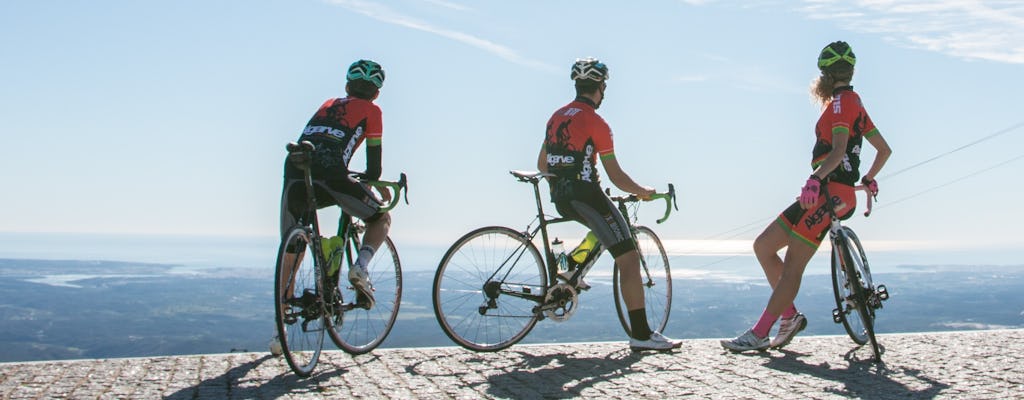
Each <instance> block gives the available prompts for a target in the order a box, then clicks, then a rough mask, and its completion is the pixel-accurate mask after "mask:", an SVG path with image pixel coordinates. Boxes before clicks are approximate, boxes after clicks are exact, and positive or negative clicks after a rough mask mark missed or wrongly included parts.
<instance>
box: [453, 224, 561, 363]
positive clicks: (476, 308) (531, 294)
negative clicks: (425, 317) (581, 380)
mask: <svg viewBox="0 0 1024 400" xmlns="http://www.w3.org/2000/svg"><path fill="white" fill-rule="evenodd" d="M542 260H543V259H542V258H541V255H540V252H539V251H538V250H537V248H536V247H535V246H534V245H533V243H531V242H530V241H529V239H528V238H527V237H526V236H525V235H523V234H522V233H520V232H516V231H514V230H512V229H509V228H505V227H499V226H491V227H485V228H480V229H477V230H474V231H472V232H470V233H468V234H466V235H465V236H463V237H461V238H459V240H457V241H456V242H455V244H453V245H452V247H451V248H449V249H448V252H446V253H445V255H444V258H442V259H441V264H440V265H438V267H437V274H436V275H435V276H434V287H433V300H434V314H435V316H437V322H438V323H439V324H441V329H442V330H444V333H445V334H447V335H448V337H449V338H451V339H452V341H454V342H455V343H458V344H459V345H460V346H462V347H465V348H467V349H470V350H473V351H498V350H501V349H504V348H507V347H509V346H511V345H513V344H515V343H516V342H519V341H520V340H522V338H523V337H525V336H526V334H527V333H529V332H530V330H531V329H533V326H534V325H536V324H537V320H538V318H539V316H540V313H539V312H535V311H534V309H535V308H536V307H537V306H538V305H540V303H541V302H542V301H543V299H544V295H545V293H546V291H547V284H548V277H547V273H546V272H545V270H544V262H543V261H542Z"/></svg>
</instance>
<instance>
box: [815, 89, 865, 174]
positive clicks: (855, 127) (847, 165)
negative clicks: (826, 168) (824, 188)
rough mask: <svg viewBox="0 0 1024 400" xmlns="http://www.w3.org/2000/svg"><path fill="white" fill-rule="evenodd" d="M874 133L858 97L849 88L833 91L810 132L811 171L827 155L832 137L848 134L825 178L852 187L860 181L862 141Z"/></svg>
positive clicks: (830, 149)
mask: <svg viewBox="0 0 1024 400" xmlns="http://www.w3.org/2000/svg"><path fill="white" fill-rule="evenodd" d="M877 133H878V129H877V128H875V124H874V123H873V122H871V117H869V116H868V112H867V111H865V110H864V104H862V103H861V100H860V96H859V95H858V94H857V93H856V92H854V91H853V86H843V87H839V88H836V90H835V91H834V92H833V95H832V100H831V101H829V102H828V104H826V105H825V109H824V110H823V111H822V113H821V118H819V119H818V124H817V125H816V126H815V129H814V134H815V137H816V138H817V142H816V143H815V144H814V150H813V151H812V161H811V168H817V167H818V165H820V164H821V163H822V162H823V161H825V158H826V157H828V153H829V152H831V151H832V136H833V135H838V134H846V135H849V140H848V141H847V143H846V156H845V157H843V161H842V162H840V163H839V166H838V167H836V169H835V170H832V171H831V172H830V173H829V175H828V177H829V178H831V180H832V181H833V182H839V183H843V184H847V185H854V184H856V183H857V180H858V179H860V149H861V145H862V143H863V140H864V138H866V137H871V136H872V135H875V134H877Z"/></svg>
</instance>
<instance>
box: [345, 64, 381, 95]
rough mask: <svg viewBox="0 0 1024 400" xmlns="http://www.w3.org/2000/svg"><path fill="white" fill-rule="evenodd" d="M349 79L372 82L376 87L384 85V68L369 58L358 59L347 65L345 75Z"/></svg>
mask: <svg viewBox="0 0 1024 400" xmlns="http://www.w3.org/2000/svg"><path fill="white" fill-rule="evenodd" d="M345 77H346V78H348V80H349V81H357V80H363V81H367V82H370V83H372V84H373V85H374V86H376V87H377V88H378V89H380V88H381V87H382V86H384V69H382V68H381V67H380V64H377V63H375V62H373V61H370V60H359V61H356V62H354V63H352V65H350V66H349V67H348V74H347V75H346V76H345Z"/></svg>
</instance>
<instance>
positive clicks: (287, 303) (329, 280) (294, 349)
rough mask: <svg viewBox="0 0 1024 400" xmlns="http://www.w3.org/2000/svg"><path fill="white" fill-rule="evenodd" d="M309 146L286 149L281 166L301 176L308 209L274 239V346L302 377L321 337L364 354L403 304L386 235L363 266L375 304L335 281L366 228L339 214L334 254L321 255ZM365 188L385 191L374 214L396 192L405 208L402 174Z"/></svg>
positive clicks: (398, 264) (393, 253)
mask: <svg viewBox="0 0 1024 400" xmlns="http://www.w3.org/2000/svg"><path fill="white" fill-rule="evenodd" d="M313 148H314V146H313V144H312V143H310V142H308V141H303V142H301V143H300V144H296V143H289V144H288V145H287V150H288V162H291V163H293V164H294V165H296V166H297V167H299V168H300V169H302V170H303V171H304V175H305V176H304V183H305V192H306V207H307V209H306V212H305V213H303V216H302V217H301V218H300V219H299V221H298V222H297V223H296V224H295V226H293V227H291V228H290V229H288V231H287V233H285V235H284V236H283V239H282V240H281V246H280V247H279V249H278V256H277V268H276V273H275V280H274V299H275V301H274V308H275V314H276V326H277V335H278V340H279V342H280V345H281V350H282V352H283V353H284V356H285V360H287V362H288V366H289V367H291V369H292V371H294V372H295V374H296V375H299V376H302V377H307V376H309V375H310V374H311V373H312V372H313V369H314V368H315V367H316V363H317V360H318V359H319V358H320V351H321V349H322V348H323V339H324V333H325V332H326V333H327V335H328V336H329V337H330V338H331V341H332V342H334V344H335V345H337V346H338V347H339V348H341V349H342V350H344V351H345V352H347V353H350V354H363V353H366V352H369V351H371V350H373V349H374V348H376V347H377V346H378V345H380V343H381V342H382V341H384V338H385V337H387V335H388V333H389V332H390V331H391V327H392V326H393V325H394V323H395V318H396V316H397V315H398V307H399V304H400V302H401V298H402V264H401V262H400V261H399V258H398V250H396V249H395V244H394V242H392V241H391V238H390V237H386V238H385V239H384V242H383V243H382V244H381V246H380V248H379V249H377V251H376V256H374V257H373V259H372V260H371V262H370V265H368V266H367V272H368V274H369V281H370V284H371V286H372V287H373V293H374V295H373V297H374V298H375V300H376V301H375V302H373V305H372V306H371V302H370V301H369V300H368V299H367V298H366V297H365V296H363V295H362V294H361V293H359V292H358V291H356V290H355V288H353V287H351V286H348V285H346V286H339V277H340V275H341V274H342V273H344V272H345V270H344V268H341V267H343V266H348V267H349V268H351V267H352V265H353V263H355V259H356V257H357V256H358V252H359V243H360V242H359V237H360V235H361V234H362V232H363V231H364V230H365V229H366V227H365V225H364V224H363V223H362V222H361V221H358V220H354V219H353V218H352V217H351V216H350V215H347V214H346V213H345V212H342V213H341V217H340V218H339V222H338V236H339V237H340V238H341V240H343V242H344V246H343V247H342V248H341V250H340V251H335V252H334V254H331V255H325V254H324V253H323V251H322V246H323V241H324V240H326V238H324V237H323V236H322V235H321V234H320V223H319V221H318V218H317V213H316V210H317V207H316V205H317V204H318V203H317V200H316V195H317V193H316V191H315V190H314V187H313V179H312V176H311V174H310V169H309V167H310V160H311V153H312V151H313ZM364 183H365V184H367V185H369V186H374V187H384V188H387V189H388V190H390V191H391V192H392V196H391V201H390V202H389V203H388V204H386V205H384V206H383V207H381V209H380V211H379V212H382V213H383V212H387V211H389V210H391V209H393V208H394V207H395V206H396V205H397V204H398V201H399V198H400V196H402V195H403V193H404V194H405V196H406V198H405V201H406V204H408V198H407V196H408V183H407V179H406V176H405V174H404V173H403V174H401V177H400V179H399V180H398V181H397V182H388V181H366V182H364ZM323 195H325V196H326V195H327V194H325V193H324V194H323ZM331 263H333V264H334V265H339V264H340V266H339V268H338V270H337V273H335V275H334V276H332V277H329V276H328V271H329V269H328V268H329V266H330V265H331ZM346 283H347V280H346ZM346 299H348V302H346Z"/></svg>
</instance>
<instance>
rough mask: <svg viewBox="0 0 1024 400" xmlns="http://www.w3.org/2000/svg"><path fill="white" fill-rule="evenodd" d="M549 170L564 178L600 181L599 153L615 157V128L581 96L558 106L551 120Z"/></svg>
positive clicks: (547, 139)
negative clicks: (582, 99) (580, 98)
mask: <svg viewBox="0 0 1024 400" xmlns="http://www.w3.org/2000/svg"><path fill="white" fill-rule="evenodd" d="M544 149H545V151H546V153H547V157H548V159H547V164H548V172H550V173H552V174H555V175H557V176H558V177H560V178H568V179H575V180H581V181H584V182H593V183H598V182H600V176H599V175H598V173H597V157H598V155H600V156H601V158H602V159H604V158H608V157H614V156H615V152H614V145H613V144H612V130H611V128H610V127H608V123H606V122H605V121H604V119H603V118H601V116H600V115H597V113H596V112H595V110H594V106H593V105H591V104H587V102H584V101H580V100H579V99H577V100H575V101H573V102H571V103H569V104H567V105H566V106H564V107H562V108H560V109H558V111H555V113H554V114H553V115H552V116H551V119H549V120H548V126H547V132H546V136H545V139H544Z"/></svg>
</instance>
